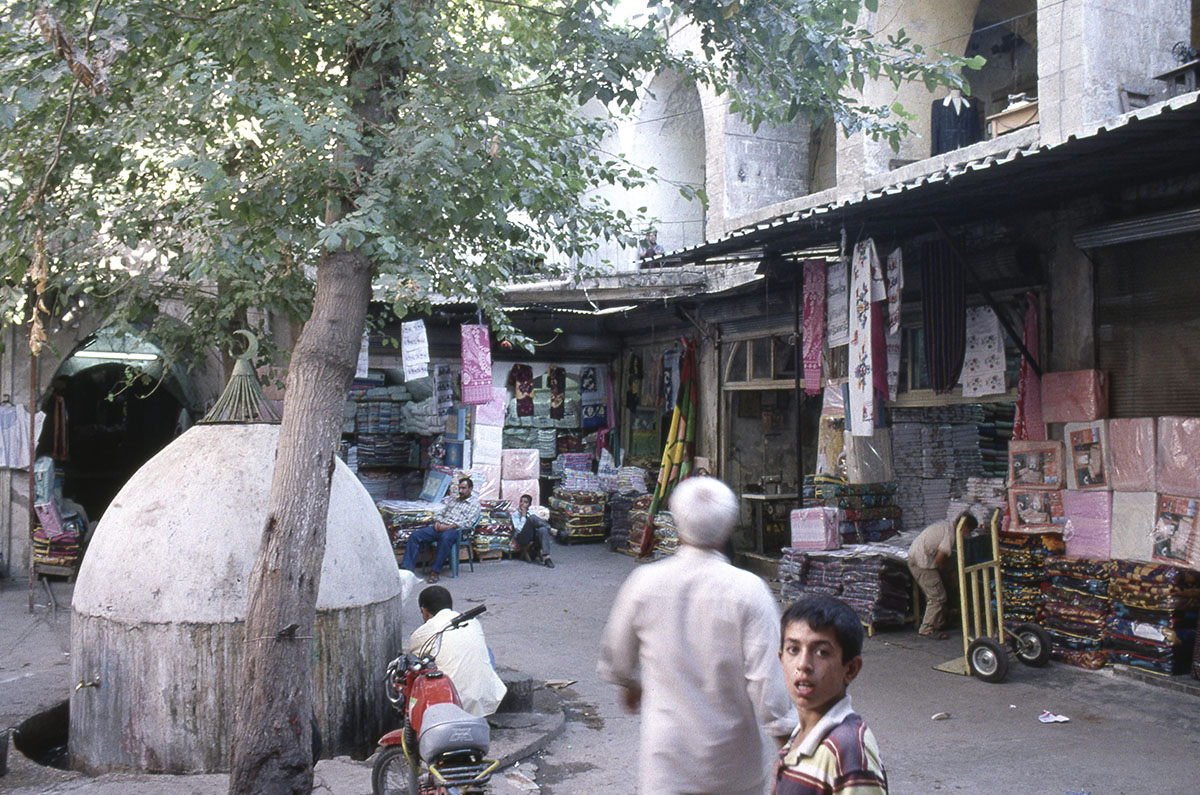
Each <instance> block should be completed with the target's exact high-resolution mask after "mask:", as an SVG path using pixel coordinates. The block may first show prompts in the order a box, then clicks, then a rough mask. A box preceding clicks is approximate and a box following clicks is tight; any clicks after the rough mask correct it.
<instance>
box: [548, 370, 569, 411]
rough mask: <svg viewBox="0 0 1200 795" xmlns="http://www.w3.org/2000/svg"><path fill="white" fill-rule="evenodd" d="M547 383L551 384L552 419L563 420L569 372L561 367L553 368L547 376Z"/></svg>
mask: <svg viewBox="0 0 1200 795" xmlns="http://www.w3.org/2000/svg"><path fill="white" fill-rule="evenodd" d="M546 381H548V382H549V384H550V418H551V419H555V420H561V419H562V418H563V399H564V398H565V397H566V391H567V371H566V370H564V369H563V368H561V367H553V366H552V367H551V368H550V370H549V372H548V373H547V374H546Z"/></svg>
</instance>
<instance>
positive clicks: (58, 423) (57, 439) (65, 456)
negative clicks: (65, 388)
mask: <svg viewBox="0 0 1200 795" xmlns="http://www.w3.org/2000/svg"><path fill="white" fill-rule="evenodd" d="M50 405H51V408H50V416H51V419H52V422H53V423H54V424H53V425H52V426H51V427H52V428H53V429H54V446H53V452H52V453H51V455H53V457H54V460H55V461H57V462H58V463H60V464H61V463H63V462H64V461H70V460H71V445H70V434H69V433H68V432H67V401H66V399H64V398H63V396H62V395H56V396H55V397H54V402H53V403H51V404H50Z"/></svg>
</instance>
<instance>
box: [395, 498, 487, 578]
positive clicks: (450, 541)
mask: <svg viewBox="0 0 1200 795" xmlns="http://www.w3.org/2000/svg"><path fill="white" fill-rule="evenodd" d="M474 485H475V484H474V483H473V482H472V481H471V479H470V478H469V477H467V476H465V475H464V476H463V477H461V478H459V479H458V497H457V498H455V499H453V500H450V502H448V503H446V506H445V507H444V508H442V510H441V511H439V512H438V515H437V516H435V517H434V518H433V526H432V527H422V528H421V529H420V530H417V531H415V532H414V533H413V534H412V535H410V536H409V537H408V543H407V544H406V545H405V547H404V563H402V564H401V565H402V566H403V568H406V569H408V570H409V571H411V572H413V573H414V574H415V573H416V569H417V555H419V554H420V553H421V547H422V546H423V545H425V544H432V543H436V544H437V554H435V555H434V557H433V566H431V567H430V573H429V579H428V582H431V583H433V582H437V581H438V580H439V579H440V577H441V573H442V567H443V566H445V565H446V561H447V560H449V558H450V549H451V547H453V546H454V543H455V542H456V541H458V538H459V534H460V533H461V532H462V531H463V530H470V529H471V528H472V527H474V526H475V525H476V524H477V523H478V522H479V500H477V499H475V497H473V496H471V490H472V489H473V488H474Z"/></svg>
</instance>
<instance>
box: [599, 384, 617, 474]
mask: <svg viewBox="0 0 1200 795" xmlns="http://www.w3.org/2000/svg"><path fill="white" fill-rule="evenodd" d="M604 378H605V382H606V383H605V389H604V395H605V410H606V411H607V414H606V415H605V421H604V427H603V428H601V429H600V430H599V431H598V432H597V433H596V458H597V459H600V458H602V457H603V456H604V455H605V454H608V437H609V434H611V433H612V432H613V431H614V430H616V428H617V404H616V397H617V390H616V385H615V384H613V374H612V371H611V370H609V371H607V372H605V374H604ZM609 457H610V458H611V457H612V455H611V454H609Z"/></svg>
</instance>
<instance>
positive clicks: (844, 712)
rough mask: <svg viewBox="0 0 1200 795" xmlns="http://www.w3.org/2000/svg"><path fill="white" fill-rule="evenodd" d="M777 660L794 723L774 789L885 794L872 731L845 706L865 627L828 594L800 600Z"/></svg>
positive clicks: (800, 794)
mask: <svg viewBox="0 0 1200 795" xmlns="http://www.w3.org/2000/svg"><path fill="white" fill-rule="evenodd" d="M781 625H782V627H781V632H780V648H779V661H780V662H781V663H782V664H783V678H784V682H785V683H786V684H787V690H788V695H789V696H791V698H792V703H794V704H795V705H796V712H797V714H798V715H799V717H800V725H799V726H797V727H796V730H795V731H794V732H792V736H791V738H790V739H789V740H788V742H787V743H786V744H785V745H784V746H783V749H782V750H781V751H780V752H779V762H778V764H777V765H776V768H775V787H774V789H773V792H774V793H775V795H818V793H820V794H821V795H886V793H887V773H886V772H884V769H883V762H882V761H881V760H880V758H879V747H878V746H877V745H876V744H875V735H873V734H871V730H870V729H868V728H867V725H866V724H865V723H863V720H862V718H861V717H859V715H858V713H856V712H855V711H854V709H853V708H852V707H851V705H850V696H849V694H848V693H847V692H846V688H847V686H848V685H849V684H850V683H851V682H853V681H854V677H856V676H858V672H859V671H860V670H861V669H862V643H863V629H862V624H860V623H859V620H858V616H857V615H856V614H855V613H854V611H853V610H852V609H850V606H849V605H847V604H846V603H845V602H843V601H841V600H840V599H835V598H834V597H832V596H814V597H809V598H807V599H802V600H800V601H799V602H796V603H795V604H793V605H792V606H791V607H789V608H788V609H787V610H786V611H785V612H784V614H783V619H782V621H781Z"/></svg>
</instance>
